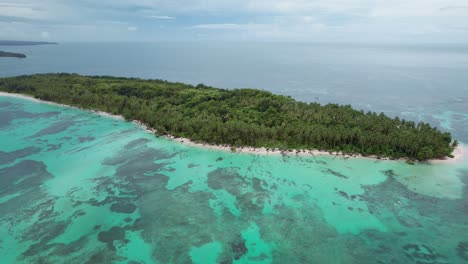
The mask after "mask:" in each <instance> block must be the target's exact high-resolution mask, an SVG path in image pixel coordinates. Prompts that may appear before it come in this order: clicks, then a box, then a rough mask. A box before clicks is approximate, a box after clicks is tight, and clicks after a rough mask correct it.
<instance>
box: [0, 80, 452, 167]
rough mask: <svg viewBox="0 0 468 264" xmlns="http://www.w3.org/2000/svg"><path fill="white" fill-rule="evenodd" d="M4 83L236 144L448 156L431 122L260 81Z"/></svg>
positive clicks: (2, 85) (164, 129) (444, 139)
mask: <svg viewBox="0 0 468 264" xmlns="http://www.w3.org/2000/svg"><path fill="white" fill-rule="evenodd" d="M0 90H2V91H6V92H13V93H21V94H27V95H32V96H35V97H36V98H40V99H42V100H46V101H53V102H57V103H62V104H67V105H72V106H78V107H82V108H86V109H93V110H100V111H105V112H109V113H112V114H118V115H123V116H124V117H125V118H126V119H128V120H139V121H141V122H143V123H145V124H146V125H148V126H149V127H152V128H154V129H156V130H157V132H156V133H157V134H158V135H168V134H170V135H173V136H176V137H185V138H189V139H192V140H194V141H199V142H206V143H211V144H219V145H224V144H229V145H232V146H252V147H267V148H280V149H285V150H286V149H319V150H327V151H342V152H344V153H359V154H363V155H377V156H381V157H390V158H408V159H411V160H427V159H431V158H443V157H446V156H450V154H451V153H452V151H453V148H454V147H455V145H456V144H457V143H456V141H455V142H453V143H452V138H451V135H450V134H449V133H442V132H440V131H438V130H437V129H436V128H433V127H431V126H430V125H429V124H426V123H418V124H416V123H414V122H410V121H405V120H400V119H399V118H394V119H392V118H389V117H387V116H385V115H384V114H377V113H372V112H367V113H365V112H363V111H357V110H354V109H352V108H351V106H341V105H336V104H328V105H323V106H322V105H320V104H317V103H304V102H298V101H295V100H294V99H292V98H291V97H287V96H281V95H275V94H272V93H270V92H266V91H261V90H254V89H235V90H224V89H217V88H213V87H208V86H205V85H203V84H199V85H197V86H192V85H187V84H183V83H173V82H167V81H163V80H142V79H135V78H116V77H109V76H96V77H88V76H81V75H76V74H43V75H31V76H19V77H11V78H1V79H0Z"/></svg>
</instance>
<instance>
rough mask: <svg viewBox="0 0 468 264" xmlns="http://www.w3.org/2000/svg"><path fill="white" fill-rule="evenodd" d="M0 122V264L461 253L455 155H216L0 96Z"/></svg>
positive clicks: (459, 170)
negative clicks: (431, 159) (438, 160)
mask: <svg viewBox="0 0 468 264" xmlns="http://www.w3.org/2000/svg"><path fill="white" fill-rule="evenodd" d="M452 116H453V115H451V114H447V115H444V116H437V117H434V118H436V119H443V118H446V119H445V121H444V122H445V123H443V122H441V123H443V124H445V125H446V126H450V124H451V122H452V121H451V119H450V118H451V117H452ZM0 121H1V122H0V138H1V145H0V255H1V256H2V263H110V262H113V263H215V262H216V263H463V262H466V261H468V238H467V236H466V234H468V219H467V218H466V215H467V214H468V187H467V185H466V184H468V160H466V159H465V160H463V161H462V162H460V163H458V164H455V165H453V164H452V165H427V164H420V165H416V166H410V165H407V164H405V163H404V162H395V161H378V160H370V159H343V158H338V157H331V156H317V157H299V156H280V155H278V156H257V155H252V154H232V153H225V152H217V151H212V150H205V149H200V148H194V147H188V146H184V145H181V144H178V143H174V142H172V141H169V140H167V139H161V138H160V139H158V138H155V137H154V136H153V135H151V134H149V133H147V132H145V131H144V130H142V129H140V128H139V127H138V126H137V125H135V124H133V123H129V122H125V121H121V120H116V119H112V118H107V117H103V116H99V115H96V114H93V113H90V112H86V111H81V110H78V109H73V108H63V107H58V106H53V105H47V104H40V103H35V102H30V101H26V100H22V99H17V98H7V97H0Z"/></svg>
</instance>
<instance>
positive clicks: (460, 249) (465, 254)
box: [457, 242, 468, 260]
mask: <svg viewBox="0 0 468 264" xmlns="http://www.w3.org/2000/svg"><path fill="white" fill-rule="evenodd" d="M457 255H458V256H459V257H460V258H462V259H464V260H468V242H460V243H458V245H457Z"/></svg>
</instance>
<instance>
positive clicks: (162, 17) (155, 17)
mask: <svg viewBox="0 0 468 264" xmlns="http://www.w3.org/2000/svg"><path fill="white" fill-rule="evenodd" d="M147 17H148V18H154V19H162V20H172V19H175V17H171V16H155V15H153V16H147Z"/></svg>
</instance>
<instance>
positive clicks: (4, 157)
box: [0, 146, 41, 165]
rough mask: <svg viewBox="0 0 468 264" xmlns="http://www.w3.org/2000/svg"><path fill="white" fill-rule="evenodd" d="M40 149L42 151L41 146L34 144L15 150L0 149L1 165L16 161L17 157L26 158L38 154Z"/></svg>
mask: <svg viewBox="0 0 468 264" xmlns="http://www.w3.org/2000/svg"><path fill="white" fill-rule="evenodd" d="M40 151H41V149H40V148H37V147H32V146H31V147H27V148H23V149H20V150H15V151H12V152H3V151H0V165H3V164H8V163H11V162H13V161H15V160H16V159H20V158H24V157H27V156H30V155H33V154H37V153H39V152H40Z"/></svg>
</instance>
